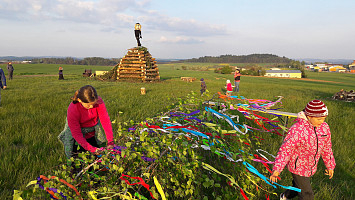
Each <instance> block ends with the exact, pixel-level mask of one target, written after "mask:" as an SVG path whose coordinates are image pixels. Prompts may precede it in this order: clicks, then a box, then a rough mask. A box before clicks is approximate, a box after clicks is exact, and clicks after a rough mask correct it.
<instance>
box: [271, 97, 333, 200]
mask: <svg viewBox="0 0 355 200" xmlns="http://www.w3.org/2000/svg"><path fill="white" fill-rule="evenodd" d="M327 116H328V109H327V107H326V106H325V105H324V103H323V102H322V101H320V100H313V101H310V102H309V103H308V104H307V105H306V107H305V109H304V110H303V111H302V112H300V113H298V117H297V123H295V124H294V125H293V126H292V127H291V128H290V130H289V132H288V133H287V135H286V137H285V139H284V142H283V144H282V145H281V147H280V149H279V152H278V153H277V156H276V158H275V163H274V167H273V173H272V175H271V176H270V180H271V181H273V182H277V178H278V176H279V174H280V173H281V172H282V170H283V169H284V167H285V166H286V165H287V168H288V170H289V171H290V172H291V173H292V177H293V181H292V183H293V186H294V187H297V188H300V189H301V192H300V193H298V192H295V191H293V190H286V191H285V192H284V193H282V194H281V195H280V199H281V200H285V199H292V198H294V197H296V196H298V197H299V199H300V200H313V199H314V194H313V191H312V187H311V182H310V177H311V176H312V175H313V174H314V173H315V172H316V170H317V164H318V161H319V158H320V157H321V156H322V159H323V161H324V163H325V166H326V168H327V169H326V173H325V174H326V175H329V177H330V179H331V178H332V177H333V174H334V168H335V160H334V156H333V151H332V143H331V133H330V130H329V126H328V124H327V123H326V122H324V120H325V118H326V117H327Z"/></svg>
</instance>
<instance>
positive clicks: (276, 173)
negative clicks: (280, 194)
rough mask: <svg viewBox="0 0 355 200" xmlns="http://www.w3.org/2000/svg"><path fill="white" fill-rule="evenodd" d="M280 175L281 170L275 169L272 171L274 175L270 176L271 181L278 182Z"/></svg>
mask: <svg viewBox="0 0 355 200" xmlns="http://www.w3.org/2000/svg"><path fill="white" fill-rule="evenodd" d="M279 175H280V172H278V171H274V172H273V173H272V175H271V176H270V180H271V182H275V183H276V182H277V179H280V177H279Z"/></svg>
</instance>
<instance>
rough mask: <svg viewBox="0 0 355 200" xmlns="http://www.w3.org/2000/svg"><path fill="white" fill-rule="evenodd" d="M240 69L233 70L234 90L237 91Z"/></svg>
mask: <svg viewBox="0 0 355 200" xmlns="http://www.w3.org/2000/svg"><path fill="white" fill-rule="evenodd" d="M239 82H240V71H239V69H236V70H235V72H234V92H239Z"/></svg>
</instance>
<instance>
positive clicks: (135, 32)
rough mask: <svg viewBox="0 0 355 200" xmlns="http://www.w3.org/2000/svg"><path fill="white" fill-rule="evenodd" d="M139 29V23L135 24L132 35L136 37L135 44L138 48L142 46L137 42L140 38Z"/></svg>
mask: <svg viewBox="0 0 355 200" xmlns="http://www.w3.org/2000/svg"><path fill="white" fill-rule="evenodd" d="M141 28H142V27H141V25H140V24H139V23H136V25H135V26H134V35H135V36H136V39H137V44H138V46H139V47H140V46H142V45H141V42H140V41H139V39H140V38H142V33H141Z"/></svg>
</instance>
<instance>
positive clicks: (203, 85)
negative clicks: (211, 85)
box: [200, 78, 207, 96]
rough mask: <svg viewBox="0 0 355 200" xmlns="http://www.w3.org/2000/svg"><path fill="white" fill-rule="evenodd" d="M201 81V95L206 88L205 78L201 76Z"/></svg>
mask: <svg viewBox="0 0 355 200" xmlns="http://www.w3.org/2000/svg"><path fill="white" fill-rule="evenodd" d="M200 81H201V90H200V91H201V96H202V95H203V93H204V92H206V89H207V86H206V83H205V80H204V79H203V78H201V79H200Z"/></svg>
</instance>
